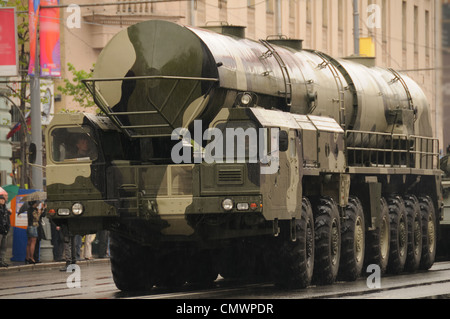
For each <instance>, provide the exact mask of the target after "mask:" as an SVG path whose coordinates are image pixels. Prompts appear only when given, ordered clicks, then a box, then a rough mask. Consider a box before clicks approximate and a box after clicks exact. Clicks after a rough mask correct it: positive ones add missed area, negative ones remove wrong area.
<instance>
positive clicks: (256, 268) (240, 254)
mask: <svg viewBox="0 0 450 319" xmlns="http://www.w3.org/2000/svg"><path fill="white" fill-rule="evenodd" d="M258 241H265V238H258ZM263 249H264V250H267V247H266V248H263ZM262 254H263V253H262V249H261V248H260V247H258V246H257V245H255V244H254V242H253V241H251V240H248V239H238V240H235V241H233V242H232V243H230V244H229V246H228V247H226V248H224V249H222V250H221V252H220V253H219V258H218V260H219V261H218V264H217V269H218V271H219V273H220V275H221V276H222V277H224V278H226V279H231V280H255V279H257V278H258V277H260V275H261V272H262V269H263V268H264V266H265V265H264V262H265V261H264V260H262V261H261V260H260V259H262V256H261V255H262Z"/></svg>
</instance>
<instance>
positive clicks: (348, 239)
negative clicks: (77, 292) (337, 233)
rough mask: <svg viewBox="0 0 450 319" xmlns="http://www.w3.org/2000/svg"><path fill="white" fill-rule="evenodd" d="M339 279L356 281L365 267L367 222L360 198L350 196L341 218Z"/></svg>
mask: <svg viewBox="0 0 450 319" xmlns="http://www.w3.org/2000/svg"><path fill="white" fill-rule="evenodd" d="M341 222H342V224H341V228H342V229H341V261H340V265H339V275H338V279H339V280H345V281H355V280H356V279H357V278H358V277H359V276H360V275H361V272H362V269H363V267H364V253H365V222H364V212H363V208H362V205H361V202H360V200H359V199H358V198H357V197H353V196H350V197H349V200H348V204H347V206H346V207H345V209H344V216H343V219H342V220H341Z"/></svg>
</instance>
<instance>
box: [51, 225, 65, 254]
mask: <svg viewBox="0 0 450 319" xmlns="http://www.w3.org/2000/svg"><path fill="white" fill-rule="evenodd" d="M50 221H51V222H50V227H51V231H52V241H51V242H52V245H53V260H54V261H62V260H64V257H63V256H64V235H63V233H62V231H61V227H59V226H57V225H56V224H55V223H54V222H53V220H52V219H50Z"/></svg>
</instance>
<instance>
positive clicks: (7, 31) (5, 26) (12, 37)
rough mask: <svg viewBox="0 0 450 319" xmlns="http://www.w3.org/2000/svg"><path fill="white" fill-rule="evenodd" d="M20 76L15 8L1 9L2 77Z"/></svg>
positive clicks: (0, 53)
mask: <svg viewBox="0 0 450 319" xmlns="http://www.w3.org/2000/svg"><path fill="white" fill-rule="evenodd" d="M17 75H18V55H17V33H16V11H15V8H0V76H17Z"/></svg>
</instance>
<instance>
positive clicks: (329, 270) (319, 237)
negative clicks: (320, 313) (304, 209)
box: [313, 197, 341, 285]
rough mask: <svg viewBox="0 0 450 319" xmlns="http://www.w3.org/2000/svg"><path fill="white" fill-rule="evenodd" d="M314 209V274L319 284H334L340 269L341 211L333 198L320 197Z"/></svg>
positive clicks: (315, 280)
mask: <svg viewBox="0 0 450 319" xmlns="http://www.w3.org/2000/svg"><path fill="white" fill-rule="evenodd" d="M315 208H316V209H315V211H314V234H315V252H314V257H315V259H314V275H313V281H314V282H315V283H317V284H319V285H327V284H332V283H333V282H334V281H335V280H336V277H337V274H338V271H339V261H340V256H341V227H340V217H339V211H338V207H337V205H336V203H335V202H334V200H333V199H332V198H326V197H323V198H320V199H319V200H318V202H317V204H316V206H315Z"/></svg>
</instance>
